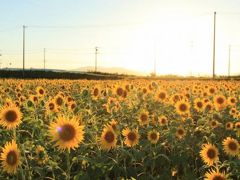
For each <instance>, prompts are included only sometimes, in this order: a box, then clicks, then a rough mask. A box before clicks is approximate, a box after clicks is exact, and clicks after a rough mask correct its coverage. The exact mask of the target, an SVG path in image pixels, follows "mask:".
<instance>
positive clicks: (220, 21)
mask: <svg viewBox="0 0 240 180" xmlns="http://www.w3.org/2000/svg"><path fill="white" fill-rule="evenodd" d="M214 11H216V12H217V25H216V73H217V74H227V70H228V58H229V48H228V47H229V45H231V72H232V74H237V73H238V74H240V1H239V0H175V1H173V0H89V1H83V0H2V1H1V2H0V54H2V56H0V63H2V64H1V67H22V25H26V26H28V27H27V29H26V67H27V68H30V67H32V68H43V49H44V48H46V67H47V68H59V69H76V68H79V67H84V66H94V58H95V57H94V48H95V47H96V46H98V47H99V55H98V64H99V66H106V67H125V68H128V69H133V70H139V71H143V72H145V73H150V72H152V71H153V67H154V59H156V62H157V73H158V74H182V75H190V74H193V75H211V73H212V67H211V65H212V49H213V12H214ZM10 63H11V64H10Z"/></svg>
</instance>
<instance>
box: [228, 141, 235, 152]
mask: <svg viewBox="0 0 240 180" xmlns="http://www.w3.org/2000/svg"><path fill="white" fill-rule="evenodd" d="M228 147H229V149H230V150H232V151H236V150H237V144H236V143H235V142H229V144H228Z"/></svg>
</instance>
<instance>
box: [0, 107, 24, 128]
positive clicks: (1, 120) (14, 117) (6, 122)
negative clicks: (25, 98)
mask: <svg viewBox="0 0 240 180" xmlns="http://www.w3.org/2000/svg"><path fill="white" fill-rule="evenodd" d="M21 119H22V113H21V111H20V109H19V108H18V107H17V106H15V105H11V106H4V107H3V108H2V109H1V111H0V124H1V125H2V126H4V127H6V128H7V129H14V128H16V127H17V126H19V124H20V123H21V122H22V121H21Z"/></svg>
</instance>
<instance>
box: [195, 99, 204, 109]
mask: <svg viewBox="0 0 240 180" xmlns="http://www.w3.org/2000/svg"><path fill="white" fill-rule="evenodd" d="M194 108H195V109H196V111H197V112H203V110H204V102H203V100H201V99H200V98H196V99H195V100H194Z"/></svg>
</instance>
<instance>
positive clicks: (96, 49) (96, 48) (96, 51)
mask: <svg viewBox="0 0 240 180" xmlns="http://www.w3.org/2000/svg"><path fill="white" fill-rule="evenodd" d="M97 54H98V47H95V72H97Z"/></svg>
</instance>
